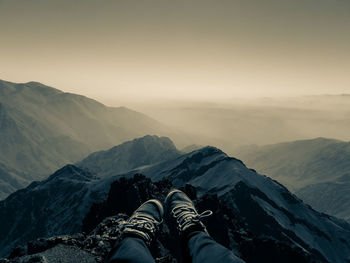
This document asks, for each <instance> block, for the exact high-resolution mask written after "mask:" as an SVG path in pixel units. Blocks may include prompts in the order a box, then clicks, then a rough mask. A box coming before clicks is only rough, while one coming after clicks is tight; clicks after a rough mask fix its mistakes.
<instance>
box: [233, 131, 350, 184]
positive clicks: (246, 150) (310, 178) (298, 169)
mask: <svg viewBox="0 0 350 263" xmlns="http://www.w3.org/2000/svg"><path fill="white" fill-rule="evenodd" d="M236 156H238V157H239V158H240V159H242V160H243V161H244V162H245V163H246V164H247V165H248V166H251V167H254V169H256V170H257V171H258V172H260V173H263V174H267V175H268V176H270V177H272V178H273V179H276V180H278V181H279V182H281V183H282V184H284V185H286V186H288V187H291V189H299V188H301V187H304V186H307V185H310V184H315V183H321V182H327V181H333V180H336V179H338V178H340V177H342V176H343V175H346V174H348V173H349V170H350V162H348V160H349V158H350V143H349V142H343V141H338V140H333V139H326V138H316V139H311V140H300V141H293V142H286V143H279V144H272V145H266V146H247V147H242V148H241V149H240V150H238V151H237V152H236Z"/></svg>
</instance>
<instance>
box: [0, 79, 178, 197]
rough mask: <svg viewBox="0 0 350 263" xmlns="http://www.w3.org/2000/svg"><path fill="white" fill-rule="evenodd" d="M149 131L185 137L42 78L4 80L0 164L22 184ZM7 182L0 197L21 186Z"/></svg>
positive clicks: (1, 83) (0, 88) (0, 96)
mask: <svg viewBox="0 0 350 263" xmlns="http://www.w3.org/2000/svg"><path fill="white" fill-rule="evenodd" d="M146 134H159V135H168V136H169V135H170V136H173V137H175V138H179V137H180V136H179V133H177V132H176V131H174V130H173V129H170V128H168V127H166V126H164V125H162V124H161V123H159V122H157V121H156V120H154V119H151V118H149V117H147V116H146V115H143V114H141V113H138V112H136V111H133V110H130V109H127V108H125V107H120V108H112V107H106V106H105V105H103V104H101V103H99V102H97V101H95V100H92V99H89V98H87V97H84V96H80V95H76V94H71V93H65V92H62V91H60V90H57V89H54V88H51V87H48V86H45V85H43V84H40V83H37V82H28V83H22V84H16V83H11V82H7V81H1V80H0V138H1V139H0V163H2V164H3V165H4V166H6V167H7V169H6V171H7V173H8V174H13V173H14V171H17V172H16V176H17V177H20V178H18V180H19V181H20V186H23V185H26V184H28V183H29V182H31V181H33V180H38V179H43V178H44V176H48V175H49V174H50V173H52V172H54V171H55V170H56V169H58V168H59V167H62V166H63V165H65V164H67V163H74V162H77V161H79V160H81V159H82V158H84V157H86V156H87V155H88V154H90V153H92V152H95V151H98V150H103V149H106V148H109V147H112V146H114V145H118V144H120V143H122V142H125V141H127V140H130V139H133V138H137V137H140V136H144V135H146ZM7 177H8V176H7ZM3 178H4V177H3ZM3 180H6V181H3V182H1V185H0V189H3V190H0V197H1V196H3V197H4V196H5V195H6V194H8V193H10V192H12V191H13V190H14V189H18V184H16V183H14V182H12V181H13V180H11V179H10V180H7V179H3Z"/></svg>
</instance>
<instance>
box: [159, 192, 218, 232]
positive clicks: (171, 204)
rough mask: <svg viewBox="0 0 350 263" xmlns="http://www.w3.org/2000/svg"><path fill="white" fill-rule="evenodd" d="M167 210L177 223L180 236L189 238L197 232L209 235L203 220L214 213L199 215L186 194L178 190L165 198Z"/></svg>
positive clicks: (208, 212) (205, 212)
mask: <svg viewBox="0 0 350 263" xmlns="http://www.w3.org/2000/svg"><path fill="white" fill-rule="evenodd" d="M165 209H166V212H167V214H168V215H169V216H170V218H172V219H173V221H174V222H176V224H177V229H178V231H179V234H180V236H182V237H187V236H188V235H189V234H191V233H192V232H195V231H204V232H206V233H208V232H207V230H206V227H205V225H204V224H203V223H202V222H201V219H202V218H203V217H207V216H210V215H211V214H212V211H210V210H207V211H204V212H203V213H201V214H199V213H198V212H197V210H196V208H195V207H194V205H193V203H192V201H191V199H190V198H189V197H188V196H187V195H186V194H185V193H184V192H182V191H180V190H177V189H174V190H172V191H170V192H169V194H168V195H167V197H166V198H165Z"/></svg>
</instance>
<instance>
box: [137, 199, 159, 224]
mask: <svg viewBox="0 0 350 263" xmlns="http://www.w3.org/2000/svg"><path fill="white" fill-rule="evenodd" d="M138 212H139V213H141V214H142V215H145V216H146V217H148V218H152V219H155V220H157V221H161V216H160V213H159V210H158V207H157V206H156V205H153V204H152V203H148V204H146V205H145V206H143V207H141V208H139V211H138Z"/></svg>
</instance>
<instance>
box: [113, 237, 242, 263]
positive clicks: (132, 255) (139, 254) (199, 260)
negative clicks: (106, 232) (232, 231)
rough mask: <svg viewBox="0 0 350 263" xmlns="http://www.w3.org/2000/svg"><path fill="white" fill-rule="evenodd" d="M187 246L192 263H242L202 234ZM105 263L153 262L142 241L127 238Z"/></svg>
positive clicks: (114, 249) (192, 238) (191, 240)
mask: <svg viewBox="0 0 350 263" xmlns="http://www.w3.org/2000/svg"><path fill="white" fill-rule="evenodd" d="M187 246H188V247H187V248H188V254H189V257H190V259H191V261H192V263H212V262H220V263H244V261H243V260H242V259H240V258H238V257H237V256H235V255H234V254H233V253H232V251H231V250H229V249H227V248H225V247H223V246H222V245H220V244H218V243H216V242H215V241H214V240H213V239H212V238H211V237H210V236H209V235H207V234H206V233H204V232H196V233H195V234H194V235H192V237H191V238H190V239H189V241H188V244H187ZM106 262H107V263H116V262H118V263H121V262H124V263H155V260H154V258H153V257H152V255H151V252H150V251H149V249H148V247H147V246H146V244H145V242H144V241H143V240H141V239H139V238H134V237H127V238H124V239H123V240H122V241H121V242H120V243H119V244H118V245H117V246H116V247H114V248H113V250H112V251H111V253H110V255H109V257H108V258H107V260H106Z"/></svg>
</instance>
